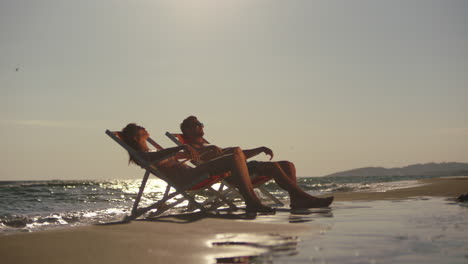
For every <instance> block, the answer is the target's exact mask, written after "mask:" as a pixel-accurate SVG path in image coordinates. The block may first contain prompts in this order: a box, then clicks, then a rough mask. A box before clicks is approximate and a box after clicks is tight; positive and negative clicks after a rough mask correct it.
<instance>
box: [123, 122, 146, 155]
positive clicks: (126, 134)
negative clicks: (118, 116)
mask: <svg viewBox="0 0 468 264" xmlns="http://www.w3.org/2000/svg"><path fill="white" fill-rule="evenodd" d="M140 129H143V128H142V127H141V126H139V125H137V124H135V123H130V124H128V125H127V126H125V127H124V128H123V129H122V132H120V133H119V137H120V139H122V141H123V142H125V143H126V144H127V145H129V146H130V147H131V148H133V149H134V150H136V151H144V150H143V149H142V148H141V146H140V145H139V144H138V141H137V140H136V139H135V138H136V137H138V131H140ZM128 156H129V157H128V163H135V164H136V161H135V159H134V158H133V157H132V155H131V154H130V153H128Z"/></svg>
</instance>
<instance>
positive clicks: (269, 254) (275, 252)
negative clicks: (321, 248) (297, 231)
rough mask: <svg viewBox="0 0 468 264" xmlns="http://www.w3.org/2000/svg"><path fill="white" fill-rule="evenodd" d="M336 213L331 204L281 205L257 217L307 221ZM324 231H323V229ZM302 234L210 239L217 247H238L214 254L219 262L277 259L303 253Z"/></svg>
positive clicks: (263, 220) (265, 220)
mask: <svg viewBox="0 0 468 264" xmlns="http://www.w3.org/2000/svg"><path fill="white" fill-rule="evenodd" d="M329 217H333V214H332V210H331V209H329V208H321V209H307V210H295V211H292V210H290V209H287V208H277V212H276V214H275V215H260V216H258V217H257V218H256V219H255V220H254V221H255V222H260V223H285V222H289V223H306V222H312V221H314V220H316V219H319V218H329ZM320 232H322V231H320ZM299 243H300V238H299V237H298V236H284V235H280V234H242V233H241V234H218V235H217V236H216V238H215V239H213V240H211V241H209V243H208V244H209V246H211V247H213V248H223V249H225V250H228V249H229V250H234V252H230V253H223V254H222V255H220V256H216V257H214V259H215V261H216V263H246V264H247V263H249V264H254V263H262V264H267V263H273V260H274V259H275V258H277V257H288V256H295V255H298V254H299V247H298V246H299Z"/></svg>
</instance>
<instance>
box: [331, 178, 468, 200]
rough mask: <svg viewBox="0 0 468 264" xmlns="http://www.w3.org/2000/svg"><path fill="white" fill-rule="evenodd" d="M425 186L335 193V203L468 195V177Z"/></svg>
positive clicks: (427, 181) (439, 180)
mask: <svg viewBox="0 0 468 264" xmlns="http://www.w3.org/2000/svg"><path fill="white" fill-rule="evenodd" d="M418 182H421V183H423V184H424V185H421V186H416V187H410V188H401V189H394V190H389V191H386V192H342V193H333V195H334V196H335V201H372V200H402V199H408V198H411V197H417V196H434V197H447V198H457V197H458V196H460V195H461V194H465V193H468V177H447V178H434V179H423V180H418Z"/></svg>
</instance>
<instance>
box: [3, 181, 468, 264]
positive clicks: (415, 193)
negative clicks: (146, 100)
mask: <svg viewBox="0 0 468 264" xmlns="http://www.w3.org/2000/svg"><path fill="white" fill-rule="evenodd" d="M422 182H423V183H424V184H425V185H423V186H419V187H414V188H407V189H397V190H392V191H388V192H384V193H364V192H359V193H356V192H354V193H336V194H334V195H335V197H336V203H337V204H338V207H339V204H340V203H342V202H350V201H373V200H388V199H394V200H405V199H407V198H410V197H421V196H425V197H426V196H434V197H452V198H454V197H457V196H458V195H460V194H462V193H467V192H468V178H445V179H431V180H424V181H422ZM333 210H334V209H333V207H332V209H331V212H333ZM335 217H336V216H335ZM323 229H324V227H323V226H322V225H320V224H319V223H314V222H309V223H298V224H290V223H288V222H285V223H277V222H276V223H265V222H261V221H257V220H245V219H243V216H242V215H215V214H197V213H195V214H189V215H181V216H172V217H162V218H158V219H152V220H139V221H133V222H131V223H115V224H107V225H94V226H86V227H75V228H73V227H69V228H62V229H54V230H47V231H38V232H33V233H21V234H13V235H5V236H1V237H0V256H1V262H2V263H7V264H10V263H39V264H40V263H48V264H50V263H216V260H215V259H219V258H223V257H229V256H243V255H251V254H255V252H253V253H252V251H255V250H258V254H261V252H262V250H264V249H262V248H261V247H257V248H255V247H254V248H252V247H250V248H249V249H248V250H247V251H245V252H243V250H244V248H243V247H242V246H240V247H222V246H220V247H213V246H212V244H213V243H212V242H213V241H215V240H216V239H217V238H219V237H220V236H229V234H242V235H244V236H246V237H247V239H246V240H247V241H248V240H249V239H253V240H255V237H262V239H264V240H269V238H271V240H275V239H279V240H288V239H291V241H292V243H295V242H294V241H295V238H296V237H298V236H299V237H300V236H302V235H305V234H306V235H307V236H308V237H310V236H314V235H316V234H319V233H320V232H321V231H322V230H323ZM249 236H250V238H248V237H249ZM218 263H221V262H218Z"/></svg>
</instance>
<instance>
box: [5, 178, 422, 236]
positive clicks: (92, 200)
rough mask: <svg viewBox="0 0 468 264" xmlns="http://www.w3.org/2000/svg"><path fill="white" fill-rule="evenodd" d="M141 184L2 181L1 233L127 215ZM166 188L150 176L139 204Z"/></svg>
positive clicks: (345, 181)
mask: <svg viewBox="0 0 468 264" xmlns="http://www.w3.org/2000/svg"><path fill="white" fill-rule="evenodd" d="M422 178H430V177H427V176H419V177H401V176H398V177H301V178H298V184H299V185H300V186H301V188H302V189H304V190H306V191H307V192H309V193H311V194H313V195H317V194H325V193H336V192H344V191H378V192H384V191H387V190H391V189H397V188H408V187H413V186H417V185H418V184H420V183H418V182H417V181H416V180H417V179H422ZM139 186H140V180H102V181H96V180H77V181H63V180H53V181H3V182H0V235H1V234H8V233H14V232H31V231H35V230H42V229H47V228H53V227H64V226H77V225H87V224H94V223H105V222H110V221H116V220H121V219H123V217H124V216H125V215H128V214H129V212H130V209H131V206H132V204H133V201H134V199H135V197H136V194H137V193H138V190H139ZM265 186H266V188H267V189H268V190H269V191H270V192H272V193H274V194H275V196H277V197H279V198H280V199H287V193H286V192H284V191H283V190H281V189H280V188H278V186H277V185H276V184H275V183H274V182H273V181H270V182H269V183H267V184H266V185H265ZM165 188H166V184H165V183H164V182H163V181H161V180H159V179H156V178H152V179H149V181H148V183H147V185H146V188H145V194H144V196H143V198H142V200H141V205H143V206H145V205H149V204H151V203H152V202H153V201H155V200H158V199H159V198H161V197H162V196H163V194H164V191H165ZM183 205H184V204H181V206H183Z"/></svg>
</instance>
